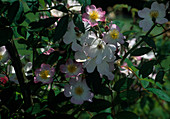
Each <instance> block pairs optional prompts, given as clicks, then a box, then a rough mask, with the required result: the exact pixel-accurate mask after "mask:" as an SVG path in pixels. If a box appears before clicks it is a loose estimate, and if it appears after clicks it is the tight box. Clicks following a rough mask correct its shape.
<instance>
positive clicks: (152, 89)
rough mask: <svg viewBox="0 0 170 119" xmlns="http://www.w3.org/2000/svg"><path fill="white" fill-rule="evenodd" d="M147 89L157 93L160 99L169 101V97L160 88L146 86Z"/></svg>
mask: <svg viewBox="0 0 170 119" xmlns="http://www.w3.org/2000/svg"><path fill="white" fill-rule="evenodd" d="M147 90H148V91H151V92H152V93H154V94H155V95H157V96H158V97H159V98H160V99H162V100H165V101H167V102H170V97H169V96H168V95H167V94H166V93H164V92H163V91H162V90H160V89H156V88H147Z"/></svg>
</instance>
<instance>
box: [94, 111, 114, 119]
mask: <svg viewBox="0 0 170 119" xmlns="http://www.w3.org/2000/svg"><path fill="white" fill-rule="evenodd" d="M109 117H110V118H111V113H106V112H103V113H99V114H96V115H95V116H93V117H92V118H91V119H108V118H109Z"/></svg>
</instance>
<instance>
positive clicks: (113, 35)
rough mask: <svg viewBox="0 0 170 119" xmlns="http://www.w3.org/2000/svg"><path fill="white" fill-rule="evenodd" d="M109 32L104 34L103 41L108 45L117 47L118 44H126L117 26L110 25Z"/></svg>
mask: <svg viewBox="0 0 170 119" xmlns="http://www.w3.org/2000/svg"><path fill="white" fill-rule="evenodd" d="M109 29H110V30H109V31H108V32H107V33H105V34H104V37H103V40H104V41H105V42H106V43H110V44H114V45H117V42H118V43H120V44H123V43H124V40H123V39H124V36H123V34H122V33H120V29H119V27H118V26H117V25H116V24H110V25H109Z"/></svg>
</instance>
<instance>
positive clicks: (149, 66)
mask: <svg viewBox="0 0 170 119" xmlns="http://www.w3.org/2000/svg"><path fill="white" fill-rule="evenodd" d="M155 62H156V61H155V60H151V61H148V62H145V63H144V64H143V65H142V66H141V68H140V70H139V74H142V77H143V78H146V77H147V76H149V74H151V73H152V71H153V66H154V64H155Z"/></svg>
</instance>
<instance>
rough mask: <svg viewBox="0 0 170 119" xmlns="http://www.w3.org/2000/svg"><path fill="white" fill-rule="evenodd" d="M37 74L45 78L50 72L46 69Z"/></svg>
mask: <svg viewBox="0 0 170 119" xmlns="http://www.w3.org/2000/svg"><path fill="white" fill-rule="evenodd" d="M39 75H40V77H41V78H42V79H47V78H49V77H50V74H49V71H48V70H44V71H41V72H40V74H39Z"/></svg>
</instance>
